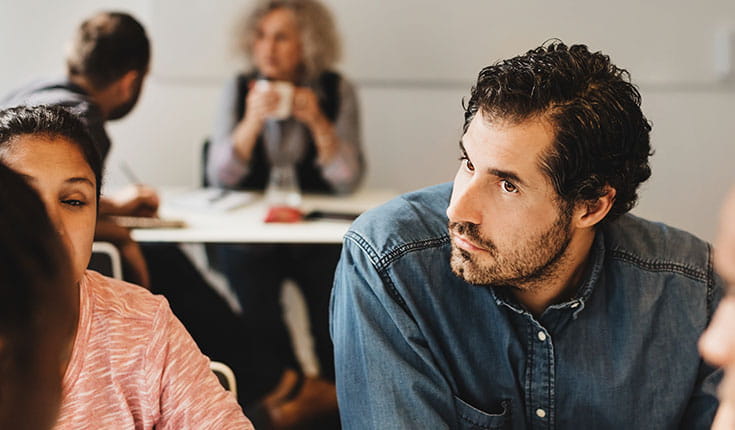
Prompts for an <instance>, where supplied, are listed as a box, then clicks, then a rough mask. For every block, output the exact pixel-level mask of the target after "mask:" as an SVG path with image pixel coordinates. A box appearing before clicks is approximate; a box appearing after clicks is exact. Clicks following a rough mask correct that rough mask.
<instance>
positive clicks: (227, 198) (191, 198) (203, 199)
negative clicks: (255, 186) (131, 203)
mask: <svg viewBox="0 0 735 430" xmlns="http://www.w3.org/2000/svg"><path fill="white" fill-rule="evenodd" d="M257 197H258V194H257V193H253V192H248V191H231V190H223V189H219V188H203V189H197V190H192V191H186V192H183V193H180V194H177V195H175V196H172V197H171V200H170V201H169V202H168V203H169V204H170V205H171V206H176V207H180V208H185V209H193V210H201V211H228V210H232V209H235V208H239V207H241V206H245V205H247V204H249V203H252V202H253V201H254V200H255V199H257Z"/></svg>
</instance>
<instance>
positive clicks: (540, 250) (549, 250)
mask: <svg viewBox="0 0 735 430" xmlns="http://www.w3.org/2000/svg"><path fill="white" fill-rule="evenodd" d="M570 225H571V214H570V213H568V212H567V211H564V210H562V211H561V214H560V215H559V217H558V218H557V220H556V221H555V222H554V224H553V225H552V226H551V227H550V228H549V229H548V230H546V231H544V232H543V233H541V234H539V235H537V236H535V237H532V238H530V239H528V240H527V241H526V242H525V243H520V244H518V246H517V247H516V248H515V249H511V250H503V251H500V250H498V248H497V246H495V244H494V243H493V242H492V241H491V240H489V239H486V238H483V237H482V236H481V235H480V233H479V226H478V225H477V224H472V223H467V222H450V223H449V231H450V232H454V233H455V234H459V235H462V236H463V237H465V238H467V239H469V240H470V241H472V242H473V243H474V244H475V245H477V246H478V247H482V248H484V249H486V250H487V252H482V251H479V252H478V253H475V254H473V253H470V252H467V251H465V250H464V249H461V248H458V247H456V246H455V245H454V244H452V256H451V258H450V265H451V268H452V271H453V272H454V274H455V275H457V276H459V277H460V278H462V279H464V280H465V281H467V282H469V283H471V284H475V285H497V286H500V285H503V286H510V287H515V288H518V289H523V290H533V289H536V288H539V287H541V286H542V284H543V283H544V282H546V281H548V280H550V279H553V277H554V276H555V275H556V274H557V272H558V269H559V267H560V266H561V265H562V263H563V262H564V260H565V253H566V250H567V248H568V247H569V243H570V241H571V238H572V237H571V229H570ZM480 254H484V255H480ZM483 257H484V258H483Z"/></svg>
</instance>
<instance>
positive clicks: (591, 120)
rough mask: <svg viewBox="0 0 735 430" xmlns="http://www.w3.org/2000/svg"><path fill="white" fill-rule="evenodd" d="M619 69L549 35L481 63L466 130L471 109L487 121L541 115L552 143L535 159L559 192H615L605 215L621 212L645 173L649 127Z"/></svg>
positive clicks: (564, 196)
mask: <svg viewBox="0 0 735 430" xmlns="http://www.w3.org/2000/svg"><path fill="white" fill-rule="evenodd" d="M640 104H641V96H640V93H639V92H638V90H637V89H636V87H635V86H634V85H633V84H631V83H630V77H629V74H628V72H627V71H626V70H624V69H621V68H618V67H616V66H615V65H614V64H613V63H612V62H611V61H610V58H609V57H608V56H607V55H604V54H602V53H601V52H590V51H589V50H588V48H587V46H585V45H572V46H569V47H567V46H566V45H565V44H563V43H562V42H560V41H552V42H550V43H547V44H545V45H543V46H541V47H539V48H536V49H533V50H531V51H528V52H527V53H526V54H524V55H520V56H518V57H514V58H511V59H508V60H503V61H500V62H498V63H496V64H494V65H492V66H488V67H485V68H484V69H483V70H482V71H481V72H480V74H479V76H478V79H477V83H476V84H475V86H474V87H473V88H472V95H471V98H470V101H469V103H468V105H467V107H466V110H465V124H464V128H465V131H466V130H467V127H468V126H469V123H470V121H471V120H472V119H473V118H474V117H475V115H476V114H477V112H481V113H482V115H483V117H484V119H485V120H486V121H489V122H499V123H502V122H509V123H521V122H524V121H527V120H544V121H548V122H549V124H550V125H551V126H552V127H553V128H554V130H555V133H556V139H555V142H554V144H553V147H552V148H551V149H550V150H549V151H547V153H546V154H544V156H543V159H541V160H539V163H540V165H541V167H542V169H543V170H544V171H545V173H546V174H547V176H548V177H549V179H550V181H551V183H552V184H553V186H554V188H555V190H556V192H557V194H558V196H559V197H560V199H561V200H562V201H563V202H565V203H567V204H575V203H580V202H594V201H596V199H598V198H599V197H601V196H602V195H604V194H605V193H606V190H607V188H606V187H607V186H609V187H612V188H614V189H615V191H616V195H615V201H614V204H613V207H612V209H611V210H610V213H609V214H608V215H607V217H606V218H605V220H604V222H607V221H610V220H613V219H615V218H616V217H618V216H620V215H622V214H624V213H626V212H628V211H629V210H630V209H632V207H633V206H634V205H635V203H636V200H637V188H638V186H639V185H640V184H641V183H642V182H644V181H645V180H646V179H648V177H649V176H650V174H651V170H650V167H649V164H648V157H649V156H650V155H651V153H652V151H651V146H650V141H649V134H650V131H651V126H650V124H649V122H648V120H647V119H646V118H645V116H644V115H643V112H642V111H641V109H640Z"/></svg>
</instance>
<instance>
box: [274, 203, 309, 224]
mask: <svg viewBox="0 0 735 430" xmlns="http://www.w3.org/2000/svg"><path fill="white" fill-rule="evenodd" d="M302 218H303V214H302V213H301V211H300V210H298V209H296V208H292V207H290V206H273V207H271V208H270V209H268V213H267V214H266V215H265V222H299V221H301V219H302Z"/></svg>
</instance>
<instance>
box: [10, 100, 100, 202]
mask: <svg viewBox="0 0 735 430" xmlns="http://www.w3.org/2000/svg"><path fill="white" fill-rule="evenodd" d="M24 135H35V136H39V135H40V136H48V137H63V138H66V139H68V140H69V141H71V142H72V143H74V144H76V145H77V146H79V149H80V150H81V152H82V154H83V155H84V159H85V160H86V161H87V164H89V167H90V168H91V169H92V172H93V173H94V176H95V179H96V181H97V200H99V196H100V189H101V188H102V159H101V158H100V153H99V150H98V149H97V146H96V145H95V144H94V141H93V140H92V137H91V136H90V135H89V132H88V131H87V127H86V126H85V125H84V123H83V122H82V121H81V120H80V119H79V118H77V117H76V116H75V115H74V114H72V113H71V112H69V111H67V110H66V109H64V108H63V107H59V106H32V107H26V106H19V107H14V108H10V109H6V110H2V111H0V160H2V156H3V153H4V151H5V150H6V149H7V148H8V147H9V146H11V145H12V144H13V142H14V140H15V138H17V137H20V136H24Z"/></svg>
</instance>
